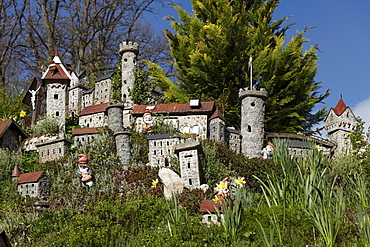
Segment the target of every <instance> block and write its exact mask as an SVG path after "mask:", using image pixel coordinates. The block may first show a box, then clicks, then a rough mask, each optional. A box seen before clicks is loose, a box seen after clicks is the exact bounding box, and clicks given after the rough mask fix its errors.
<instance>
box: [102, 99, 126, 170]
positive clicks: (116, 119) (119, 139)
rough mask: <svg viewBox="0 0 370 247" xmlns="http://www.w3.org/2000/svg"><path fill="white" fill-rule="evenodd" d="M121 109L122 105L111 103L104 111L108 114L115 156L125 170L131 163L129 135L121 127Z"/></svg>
mask: <svg viewBox="0 0 370 247" xmlns="http://www.w3.org/2000/svg"><path fill="white" fill-rule="evenodd" d="M123 109H124V106H123V104H122V103H117V104H113V103H111V104H109V105H108V106H107V108H106V111H107V113H108V127H109V128H110V129H111V130H113V132H114V139H115V142H116V148H117V154H118V156H119V157H120V160H121V163H122V165H123V167H124V168H125V169H127V168H128V166H129V165H130V161H131V141H130V136H131V133H130V131H127V130H126V129H125V128H124V127H123Z"/></svg>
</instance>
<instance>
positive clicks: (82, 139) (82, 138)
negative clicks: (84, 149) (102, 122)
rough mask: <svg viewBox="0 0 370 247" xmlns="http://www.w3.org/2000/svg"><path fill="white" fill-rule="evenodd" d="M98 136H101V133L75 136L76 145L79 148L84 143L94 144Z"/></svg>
mask: <svg viewBox="0 0 370 247" xmlns="http://www.w3.org/2000/svg"><path fill="white" fill-rule="evenodd" d="M96 135H99V133H92V134H85V135H78V136H74V145H75V146H79V145H81V144H84V143H88V142H92V141H93V140H94V138H95V136H96Z"/></svg>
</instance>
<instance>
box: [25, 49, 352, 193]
mask: <svg viewBox="0 0 370 247" xmlns="http://www.w3.org/2000/svg"><path fill="white" fill-rule="evenodd" d="M138 52H139V47H138V45H137V44H136V43H132V42H122V43H121V44H120V55H121V57H122V61H121V64H122V83H121V94H120V95H121V99H120V102H118V103H117V102H113V101H114V100H113V82H112V77H113V76H114V74H115V73H117V72H111V73H108V74H105V75H103V76H100V77H99V78H98V79H97V80H96V81H95V87H94V88H89V87H88V85H89V81H88V77H87V74H86V71H85V70H83V69H82V68H81V66H80V65H78V66H77V68H76V69H75V70H71V69H70V68H67V67H65V66H64V65H63V63H62V62H61V60H60V58H59V55H58V49H56V52H55V56H54V59H53V60H52V61H51V62H49V63H48V64H47V65H48V68H47V70H46V71H45V72H44V73H43V75H42V77H41V79H34V80H33V82H32V84H31V86H30V90H29V91H30V92H34V91H35V89H36V88H39V87H40V86H41V89H40V91H39V93H38V94H36V93H34V94H32V95H31V94H30V93H28V94H27V95H26V96H25V99H26V100H25V102H26V103H27V104H29V105H31V104H32V105H35V102H34V101H35V100H36V101H37V102H38V101H39V100H42V99H43V98H46V114H47V116H52V117H54V118H57V119H58V120H59V123H60V126H61V127H60V130H61V134H60V135H59V136H58V137H57V138H56V139H55V140H49V141H48V140H45V141H44V142H39V143H37V144H36V147H37V151H38V152H39V153H40V157H41V161H48V160H53V159H57V158H60V157H62V156H64V155H65V154H66V152H67V150H68V148H69V145H71V142H70V140H69V139H68V138H66V137H65V135H64V133H65V119H66V117H75V116H78V117H79V125H80V126H81V127H83V128H80V129H74V130H73V131H72V134H73V136H74V145H79V144H81V143H84V142H89V141H91V140H93V139H94V137H95V136H96V135H97V134H99V133H100V132H101V131H102V130H103V129H104V127H108V128H109V129H111V130H112V131H113V133H114V140H115V143H116V149H117V154H118V156H119V157H120V161H121V163H122V165H123V166H124V167H126V168H127V167H128V165H129V164H130V159H131V142H130V135H131V133H130V132H129V131H128V130H129V127H131V126H132V125H133V124H135V126H136V128H137V129H136V131H138V132H140V131H141V128H142V126H143V124H145V123H144V115H145V114H148V113H153V116H152V117H153V119H154V122H155V120H156V118H158V117H159V116H161V115H162V116H165V117H164V118H163V121H164V122H165V123H167V124H170V125H172V126H173V127H174V128H175V129H178V130H179V133H173V134H167V135H147V139H148V143H149V160H150V165H153V166H159V167H170V166H171V163H172V162H171V158H172V157H173V156H174V155H178V157H179V163H180V170H181V178H182V180H183V183H184V185H185V186H186V187H190V188H192V187H198V186H200V175H199V174H200V173H201V172H200V166H199V158H198V156H199V153H200V152H201V147H200V142H199V140H200V139H205V138H208V139H210V140H212V141H216V142H220V143H224V144H226V145H227V146H228V147H229V148H230V149H231V150H233V151H235V152H236V153H239V152H242V153H243V154H244V155H246V156H247V157H249V158H257V157H261V150H262V148H263V144H264V138H265V136H266V133H264V115H265V101H266V99H267V97H268V94H267V92H266V91H265V90H264V89H259V90H257V89H256V88H252V89H249V90H248V89H241V90H240V91H239V98H240V100H241V131H240V133H239V131H237V130H235V129H234V128H231V127H226V121H225V118H224V116H223V115H222V113H221V111H220V110H219V109H218V108H217V106H216V103H215V102H200V101H199V100H197V99H195V100H190V102H187V103H174V104H150V105H135V104H134V102H133V101H132V99H131V97H130V90H132V88H133V85H134V80H135V77H134V73H133V70H134V68H135V65H136V61H137V55H138ZM31 89H32V90H34V91H31ZM45 94H46V96H45ZM32 96H34V97H33V98H32ZM32 100H33V101H32ZM37 102H36V103H37ZM36 105H37V104H36ZM36 108H37V109H38V108H40V107H39V106H36ZM154 113H155V114H154ZM356 124H357V120H356V118H355V117H354V115H353V113H352V111H351V110H350V109H349V108H348V107H346V106H345V104H344V102H343V100H342V99H340V101H339V102H338V105H337V106H336V107H335V108H333V109H331V111H330V113H329V116H328V118H327V119H326V122H325V127H326V129H327V130H328V132H329V135H330V136H331V139H332V140H333V141H335V142H337V143H338V145H342V144H343V143H344V139H345V138H346V136H347V134H348V133H349V132H351V131H353V130H354V128H355V126H356ZM182 135H185V136H186V135H188V136H189V135H190V136H194V137H195V138H193V139H192V140H186V138H183V136H182ZM185 141H187V142H185Z"/></svg>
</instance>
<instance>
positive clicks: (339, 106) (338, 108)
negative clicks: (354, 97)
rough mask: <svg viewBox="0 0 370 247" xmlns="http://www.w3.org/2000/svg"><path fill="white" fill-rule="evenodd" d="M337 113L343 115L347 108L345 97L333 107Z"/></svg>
mask: <svg viewBox="0 0 370 247" xmlns="http://www.w3.org/2000/svg"><path fill="white" fill-rule="evenodd" d="M331 109H333V111H334V112H335V114H337V116H340V115H342V113H343V112H344V111H345V110H346V109H347V106H346V104H345V103H344V101H343V99H342V98H340V99H339V101H338V104H337V106H336V107H335V108H331Z"/></svg>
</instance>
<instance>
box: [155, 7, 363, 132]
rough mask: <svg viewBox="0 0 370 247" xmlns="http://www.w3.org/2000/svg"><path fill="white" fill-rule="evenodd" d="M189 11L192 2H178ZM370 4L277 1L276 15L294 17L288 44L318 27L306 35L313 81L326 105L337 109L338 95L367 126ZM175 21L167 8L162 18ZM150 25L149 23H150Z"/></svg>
mask: <svg viewBox="0 0 370 247" xmlns="http://www.w3.org/2000/svg"><path fill="white" fill-rule="evenodd" d="M177 2H178V3H180V4H181V5H183V6H184V8H185V9H187V10H188V11H190V10H191V7H190V6H191V5H190V1H184V0H182V1H180V0H178V1H177ZM369 11H370V1H369V0H355V1H345V0H310V1H308V0H305V1H304V0H281V2H280V4H279V7H278V8H277V9H276V11H275V12H274V16H275V17H276V18H282V17H284V16H292V17H290V18H289V19H288V20H287V21H286V22H285V23H286V24H290V23H296V24H295V25H294V26H292V27H291V29H290V30H289V32H288V35H287V40H290V38H291V37H292V36H293V35H295V34H296V31H301V30H303V29H304V28H305V27H311V26H316V27H315V28H313V29H310V30H308V31H307V32H306V34H305V37H306V38H309V39H311V40H310V42H309V43H308V45H316V44H318V45H320V49H321V50H322V52H318V56H319V60H318V65H319V68H318V74H317V76H316V78H315V80H316V81H323V82H324V83H323V84H321V85H322V87H323V90H322V92H324V90H326V89H328V88H330V89H331V94H330V96H329V97H328V98H327V99H326V100H325V105H326V106H328V107H329V108H331V107H335V105H336V104H337V102H338V100H339V98H340V93H342V95H343V100H344V102H345V103H346V104H347V106H349V107H351V109H352V110H353V111H354V113H355V115H356V116H360V117H361V118H362V119H363V120H365V121H366V122H367V126H369V124H370V14H369ZM169 14H171V15H174V16H176V11H174V10H172V9H170V8H168V9H164V10H162V11H161V14H160V16H166V15H169ZM154 23H155V26H156V28H157V29H161V28H162V29H163V28H169V22H168V21H161V20H160V18H159V17H158V18H157V19H156V21H155V22H154ZM152 24H153V23H152Z"/></svg>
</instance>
